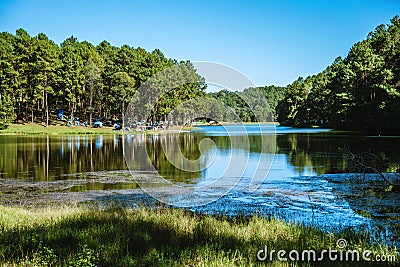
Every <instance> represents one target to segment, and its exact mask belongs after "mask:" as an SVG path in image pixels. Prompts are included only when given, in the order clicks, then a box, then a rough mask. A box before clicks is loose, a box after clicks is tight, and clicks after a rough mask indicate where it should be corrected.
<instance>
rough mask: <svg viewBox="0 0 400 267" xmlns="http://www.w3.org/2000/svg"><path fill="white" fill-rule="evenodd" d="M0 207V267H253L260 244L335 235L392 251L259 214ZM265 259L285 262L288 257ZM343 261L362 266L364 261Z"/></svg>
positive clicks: (318, 246)
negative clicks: (241, 215)
mask: <svg viewBox="0 0 400 267" xmlns="http://www.w3.org/2000/svg"><path fill="white" fill-rule="evenodd" d="M0 213H1V216H0V229H2V231H1V234H0V243H1V244H2V246H1V249H0V262H1V263H2V264H3V265H4V266H165V265H168V266H256V265H265V262H259V261H258V260H257V258H256V254H257V251H258V250H260V249H263V248H264V246H268V247H269V248H271V249H272V248H273V249H275V250H279V249H284V250H287V251H290V250H291V249H297V250H303V249H311V248H312V249H315V250H317V251H321V250H323V249H327V248H329V247H333V248H334V247H335V244H336V243H335V242H336V240H337V239H338V238H339V237H342V238H346V240H347V241H348V243H349V247H348V248H351V249H360V250H362V249H369V250H372V251H373V253H392V254H393V253H395V249H389V248H387V247H384V246H380V245H373V244H371V243H370V242H369V241H368V237H367V236H364V235H363V234H360V233H354V232H352V231H348V232H341V233H335V234H329V233H324V232H322V231H319V230H317V229H314V228H311V227H305V226H299V225H295V224H287V223H284V222H282V221H279V220H276V219H266V218H259V217H251V218H247V217H236V218H227V217H212V216H207V215H197V214H193V213H190V212H187V211H183V210H179V209H165V208H161V209H155V210H152V209H147V208H141V209H138V210H131V209H125V208H119V207H111V208H107V209H105V210H104V209H98V208H88V207H68V206H65V207H54V208H42V209H32V210H25V209H22V208H11V207H1V206H0ZM397 255H398V254H397ZM398 258H399V257H397V259H398ZM268 263H269V264H272V265H271V266H290V264H289V263H288V262H278V261H274V262H268ZM293 263H294V262H291V264H293ZM397 263H398V262H397ZM319 264H320V265H321V266H326V265H327V264H333V265H332V266H337V264H336V265H335V263H331V262H319ZM304 265H305V266H307V265H309V264H308V263H307V262H302V266H304ZM313 265H315V262H314V263H313ZM351 265H352V266H365V262H351ZM310 266H311V265H310Z"/></svg>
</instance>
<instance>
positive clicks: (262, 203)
mask: <svg viewBox="0 0 400 267" xmlns="http://www.w3.org/2000/svg"><path fill="white" fill-rule="evenodd" d="M354 155H372V156H371V158H367V159H366V162H364V163H365V164H368V160H371V159H374V157H375V156H376V155H378V156H379V158H383V159H384V160H385V161H387V162H390V163H392V164H391V165H390V164H389V166H390V168H391V169H390V170H393V169H396V168H399V166H398V162H399V159H400V137H380V136H363V135H360V134H359V133H357V132H346V131H332V130H329V129H296V128H290V127H283V126H275V125H272V124H266V125H261V126H260V125H253V124H248V125H244V126H225V127H224V126H204V127H198V128H196V130H195V131H193V132H180V133H175V132H160V133H156V134H148V135H145V134H134V135H133V134H125V135H121V134H115V135H73V136H64V135H48V136H46V135H26V136H25V135H20V136H15V135H12V136H8V135H2V136H0V178H1V179H0V185H1V189H0V191H1V192H0V200H1V201H2V204H5V205H19V204H25V205H28V204H35V203H41V204H43V203H44V202H57V201H60V202H63V201H82V202H84V201H98V200H105V201H110V200H114V201H122V202H123V203H124V204H126V205H133V206H135V205H139V204H140V202H141V201H143V202H146V203H147V204H149V203H150V205H157V201H155V200H154V199H153V198H151V197H149V194H150V195H151V196H153V197H155V198H157V199H160V200H162V201H163V202H166V203H169V204H173V205H175V206H183V207H187V208H188V209H190V210H192V211H193V212H202V213H209V214H222V215H228V216H231V215H232V216H234V215H238V214H255V213H257V214H260V215H261V216H272V217H278V218H282V219H285V220H287V221H294V222H299V223H305V224H312V225H317V226H318V227H321V228H324V229H326V230H327V231H334V230H335V229H342V228H346V227H356V228H357V229H368V231H369V232H370V233H371V235H372V236H373V238H375V239H376V240H379V241H380V242H384V243H388V244H392V243H395V244H396V240H398V237H399V236H400V227H399V222H400V220H399V218H400V206H399V203H400V192H399V191H398V190H397V187H395V188H396V189H392V187H390V186H389V185H388V184H387V183H385V182H384V181H383V179H381V178H380V175H379V174H360V173H358V172H361V170H362V169H360V164H359V163H360V159H359V158H357V157H354ZM378 156H377V157H378ZM128 169H129V170H128ZM362 171H363V172H364V171H365V172H367V173H368V172H371V169H365V168H364V169H363V170H362ZM387 171H389V169H388V170H387ZM399 176H400V175H399ZM385 177H386V178H385V179H388V180H390V181H392V183H394V184H396V183H398V182H399V180H400V179H399V177H398V175H397V174H385ZM397 244H398V243H397Z"/></svg>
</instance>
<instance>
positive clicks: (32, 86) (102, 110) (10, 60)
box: [0, 16, 400, 134]
mask: <svg viewBox="0 0 400 267" xmlns="http://www.w3.org/2000/svg"><path fill="white" fill-rule="evenodd" d="M399 59H400V18H399V16H395V17H393V18H392V19H391V21H390V23H389V24H387V25H379V26H378V27H376V29H375V30H374V31H372V32H370V33H369V34H368V36H367V37H366V39H364V40H362V41H360V42H357V43H356V44H354V45H353V46H352V47H351V48H350V51H349V53H348V54H347V55H346V57H344V58H342V57H338V58H336V59H335V61H334V62H333V63H332V64H331V65H330V66H328V67H327V68H326V69H325V70H323V71H322V72H320V73H318V74H315V75H312V76H309V77H306V78H303V77H299V78H298V79H297V80H295V81H294V82H293V83H291V84H289V85H287V86H274V85H269V86H263V87H257V88H247V89H245V90H243V91H242V92H232V91H228V90H221V91H219V92H214V93H206V84H205V83H204V80H202V78H201V77H200V76H199V77H198V78H199V79H198V80H199V82H195V83H191V84H185V85H182V86H179V87H177V88H175V90H174V91H173V92H172V93H169V94H167V95H166V96H165V97H162V98H161V99H159V101H158V102H157V103H156V104H155V106H154V107H153V109H152V110H150V114H151V116H149V117H148V118H147V120H148V121H152V122H154V121H162V120H164V118H165V117H166V115H167V114H169V113H170V112H171V111H172V110H174V108H176V107H177V106H178V105H179V104H181V103H182V102H184V101H187V100H188V99H192V98H196V97H206V98H213V99H217V100H218V101H220V102H222V103H224V104H225V105H227V106H229V107H231V108H232V109H233V110H234V111H235V113H236V114H237V115H238V117H239V118H240V120H241V121H243V122H252V121H253V122H254V121H256V120H257V116H256V114H255V112H254V110H253V108H252V107H251V106H249V104H248V103H247V102H246V101H245V100H246V97H245V96H246V95H252V93H253V91H255V90H257V91H261V92H262V94H263V95H264V97H265V98H266V100H267V102H268V108H269V110H270V113H271V117H272V118H271V120H273V121H277V122H279V123H281V124H284V125H291V126H323V127H331V128H335V129H350V130H359V131H364V132H368V133H376V134H399V133H400V125H399V124H396V123H394V122H396V121H399V120H400V105H399V104H400V60H399ZM179 64H183V65H185V66H186V67H187V68H188V69H190V70H193V72H196V70H195V69H194V67H193V65H192V64H191V62H190V61H181V62H178V61H177V60H175V59H169V58H166V57H165V56H164V55H163V53H162V52H161V51H160V50H158V49H156V50H154V51H152V52H148V51H146V50H145V49H143V48H140V47H138V48H133V47H130V46H128V45H123V46H121V47H116V46H113V45H111V44H110V43H108V42H107V41H102V42H101V43H99V44H98V45H97V46H95V45H93V44H91V43H89V42H87V41H83V42H79V41H78V40H77V39H76V38H75V37H70V38H67V39H66V40H65V41H63V42H62V43H61V44H60V45H58V44H56V43H54V42H53V41H52V40H50V39H49V38H48V37H47V36H46V35H45V34H43V33H40V34H38V35H37V36H33V37H32V36H30V35H29V34H28V33H27V32H26V31H25V30H23V29H19V30H17V31H16V33H15V34H10V33H7V32H3V33H0V77H1V78H0V128H7V126H8V125H10V124H12V123H26V122H34V121H39V122H43V123H44V124H45V125H46V126H47V125H49V123H50V124H51V122H52V121H53V120H57V114H58V113H59V111H60V110H64V111H65V113H66V116H67V117H68V118H70V120H71V121H73V120H74V118H75V117H79V118H80V119H81V121H86V122H87V125H88V126H92V125H93V124H92V123H93V122H94V119H95V118H97V119H99V120H103V121H106V120H112V121H121V120H122V119H123V116H124V111H125V109H126V108H127V106H128V103H129V102H130V101H131V99H132V97H133V96H134V94H135V93H136V92H137V90H138V88H139V87H140V86H141V85H143V84H144V83H145V82H146V81H147V80H148V79H149V78H150V77H152V76H154V75H155V74H157V73H159V72H160V71H162V70H165V69H167V68H171V67H173V66H177V65H179ZM304 64H307V63H306V62H305V63H304ZM195 75H197V74H195ZM222 119H223V118H222Z"/></svg>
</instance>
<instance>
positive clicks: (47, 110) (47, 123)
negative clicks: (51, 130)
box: [45, 90, 49, 128]
mask: <svg viewBox="0 0 400 267" xmlns="http://www.w3.org/2000/svg"><path fill="white" fill-rule="evenodd" d="M45 108H46V128H48V127H49V104H48V101H47V90H46V93H45Z"/></svg>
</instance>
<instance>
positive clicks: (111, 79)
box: [0, 29, 204, 127]
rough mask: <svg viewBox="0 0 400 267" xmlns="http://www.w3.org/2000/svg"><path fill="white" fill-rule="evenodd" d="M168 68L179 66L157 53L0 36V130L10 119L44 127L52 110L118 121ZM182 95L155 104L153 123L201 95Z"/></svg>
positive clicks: (187, 90)
mask: <svg viewBox="0 0 400 267" xmlns="http://www.w3.org/2000/svg"><path fill="white" fill-rule="evenodd" d="M185 64H187V65H190V62H186V63H185ZM174 65H179V64H178V62H176V61H175V60H171V59H168V58H166V57H164V55H163V54H162V53H161V51H160V50H158V49H156V50H154V51H153V52H147V51H146V50H144V49H142V48H140V47H139V48H132V47H130V46H127V45H123V46H122V47H114V46H112V45H110V44H109V43H107V42H106V41H103V42H101V43H100V44H99V45H98V46H97V47H96V46H93V45H92V44H91V43H89V42H86V41H83V42H79V41H78V40H77V38H75V37H73V36H72V37H70V38H67V39H66V40H65V41H64V42H62V43H61V45H60V46H59V45H57V44H55V43H54V42H53V41H51V40H49V39H48V37H47V36H46V35H45V34H43V33H40V34H38V35H37V36H35V37H31V36H30V35H29V34H28V33H27V32H26V31H25V30H23V29H19V30H17V32H16V34H15V35H12V34H9V33H6V32H3V33H0V103H1V107H0V127H4V125H6V124H7V123H9V122H12V121H13V120H14V119H15V118H16V116H17V119H18V120H22V121H24V122H25V121H28V120H29V121H32V122H34V121H42V122H43V121H46V126H47V125H48V121H49V118H51V117H52V118H54V117H55V115H56V114H57V110H58V109H64V110H66V111H67V114H68V113H69V114H68V116H70V117H71V119H72V118H73V117H74V116H78V117H79V118H80V119H81V121H83V120H89V121H92V120H91V118H92V116H96V117H99V118H102V119H121V118H122V116H123V112H124V111H125V108H126V106H127V103H129V102H130V101H131V98H132V96H133V95H134V93H135V92H136V90H137V88H139V87H140V86H141V85H142V84H143V83H144V82H145V81H147V80H148V79H149V78H150V77H152V76H154V75H155V74H156V73H159V72H160V71H162V70H164V69H166V68H169V67H171V66H174ZM182 90H183V91H181V92H180V93H179V95H178V96H177V97H182V99H181V100H176V99H168V101H164V102H163V103H158V106H159V107H156V108H155V109H154V110H153V113H154V114H153V116H154V118H153V119H160V118H162V117H164V115H165V113H166V112H168V111H170V110H171V109H173V107H174V105H176V104H177V103H179V101H183V100H184V99H186V98H187V97H190V96H192V95H196V94H198V93H202V92H204V87H202V86H201V85H200V84H193V85H191V86H183V87H182ZM182 92H184V93H183V94H182ZM171 97H175V96H172V95H171ZM149 119H150V118H149Z"/></svg>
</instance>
